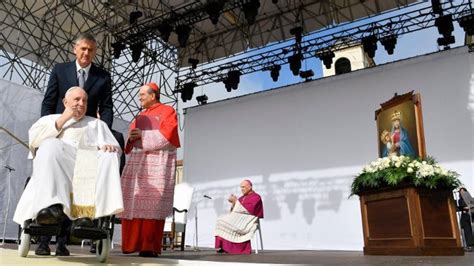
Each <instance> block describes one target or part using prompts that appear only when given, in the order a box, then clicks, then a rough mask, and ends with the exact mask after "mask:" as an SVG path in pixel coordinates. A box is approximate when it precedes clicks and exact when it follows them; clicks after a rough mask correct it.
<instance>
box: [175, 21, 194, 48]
mask: <svg viewBox="0 0 474 266" xmlns="http://www.w3.org/2000/svg"><path fill="white" fill-rule="evenodd" d="M190 33H191V27H189V26H188V25H179V26H177V27H176V34H178V42H179V47H186V44H187V43H188V39H189V34H190Z"/></svg>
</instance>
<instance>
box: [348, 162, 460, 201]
mask: <svg viewBox="0 0 474 266" xmlns="http://www.w3.org/2000/svg"><path fill="white" fill-rule="evenodd" d="M458 177H459V174H458V173H456V172H454V171H449V170H446V169H444V168H443V167H442V166H440V165H438V163H437V162H436V160H435V159H434V158H433V157H427V158H426V159H425V160H422V159H419V158H416V159H415V158H411V157H407V156H391V157H385V158H379V159H377V160H375V161H373V162H371V163H369V164H368V165H366V166H365V167H364V169H363V170H362V172H361V173H360V174H359V175H357V176H356V177H355V179H354V181H353V182H352V185H351V196H352V195H359V194H360V193H361V192H364V191H368V190H374V189H380V188H387V187H397V186H401V185H413V186H415V187H424V188H428V189H438V188H442V189H455V188H457V187H459V186H461V185H462V184H461V182H460V181H459V179H458Z"/></svg>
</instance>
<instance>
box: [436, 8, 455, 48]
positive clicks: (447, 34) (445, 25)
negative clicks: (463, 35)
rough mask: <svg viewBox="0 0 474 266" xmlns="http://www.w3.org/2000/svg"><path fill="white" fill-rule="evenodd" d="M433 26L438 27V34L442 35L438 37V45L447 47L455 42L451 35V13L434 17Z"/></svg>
mask: <svg viewBox="0 0 474 266" xmlns="http://www.w3.org/2000/svg"><path fill="white" fill-rule="evenodd" d="M435 26H436V27H437V28H438V32H439V34H441V35H443V37H441V38H438V45H440V46H445V47H447V46H449V45H450V44H452V43H454V42H455V38H454V36H452V35H451V33H452V32H453V31H454V26H453V17H452V15H446V16H441V17H438V18H436V20H435ZM447 48H449V47H447Z"/></svg>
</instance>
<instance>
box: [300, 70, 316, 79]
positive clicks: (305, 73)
mask: <svg viewBox="0 0 474 266" xmlns="http://www.w3.org/2000/svg"><path fill="white" fill-rule="evenodd" d="M312 76H314V72H313V70H311V69H310V70H306V71H300V77H301V78H303V79H306V81H308V80H310V78H311V77H312Z"/></svg>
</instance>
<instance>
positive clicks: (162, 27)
mask: <svg viewBox="0 0 474 266" xmlns="http://www.w3.org/2000/svg"><path fill="white" fill-rule="evenodd" d="M172 30H173V27H171V25H170V24H168V23H166V22H162V23H160V24H159V25H158V31H159V32H160V35H161V39H162V40H163V41H164V42H168V40H169V38H170V34H171V31H172Z"/></svg>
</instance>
